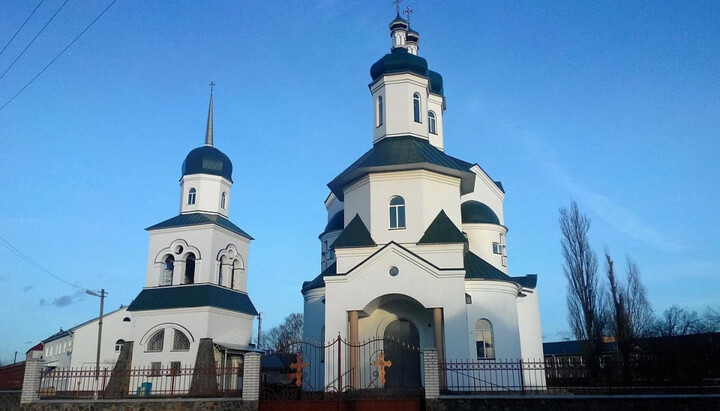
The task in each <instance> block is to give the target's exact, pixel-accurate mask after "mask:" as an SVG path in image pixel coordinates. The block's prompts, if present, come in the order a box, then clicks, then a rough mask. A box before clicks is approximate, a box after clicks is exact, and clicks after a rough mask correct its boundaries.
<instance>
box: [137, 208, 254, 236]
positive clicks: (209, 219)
mask: <svg viewBox="0 0 720 411" xmlns="http://www.w3.org/2000/svg"><path fill="white" fill-rule="evenodd" d="M204 224H215V225H217V226H219V227H222V228H224V229H226V230H230V231H232V232H233V233H235V234H239V235H241V236H243V237H245V238H247V239H248V240H254V238H252V237H251V236H250V234H248V233H246V232H245V231H243V230H242V228H240V227H238V226H236V225H235V224H233V223H232V221H230V220H228V219H227V218H225V217H223V216H221V215H219V214H207V213H189V214H180V215H178V216H175V217H173V218H171V219H169V220H165V221H163V222H161V223H157V224H155V225H153V226H150V227H148V228H146V230H147V231H153V230H160V229H162V228H171V227H188V226H194V225H204Z"/></svg>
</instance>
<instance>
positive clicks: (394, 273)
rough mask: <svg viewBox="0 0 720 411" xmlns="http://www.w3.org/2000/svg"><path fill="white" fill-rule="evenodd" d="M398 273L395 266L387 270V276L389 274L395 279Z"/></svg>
mask: <svg viewBox="0 0 720 411" xmlns="http://www.w3.org/2000/svg"><path fill="white" fill-rule="evenodd" d="M399 272H400V270H398V268H397V267H395V266H392V267H390V270H388V274H390V277H395V276H396V275H398V273H399Z"/></svg>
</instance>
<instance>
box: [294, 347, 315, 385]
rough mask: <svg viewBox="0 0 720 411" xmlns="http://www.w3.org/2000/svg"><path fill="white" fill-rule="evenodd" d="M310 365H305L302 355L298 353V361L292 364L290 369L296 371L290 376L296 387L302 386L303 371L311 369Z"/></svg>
mask: <svg viewBox="0 0 720 411" xmlns="http://www.w3.org/2000/svg"><path fill="white" fill-rule="evenodd" d="M309 366H310V364H309V363H304V362H303V359H302V353H298V355H297V361H296V362H294V363H292V364H290V369H291V370H295V372H294V373H292V374H290V375H291V376H292V377H293V379H294V380H295V385H297V386H298V387H300V386H302V376H303V369H305V368H307V367H309Z"/></svg>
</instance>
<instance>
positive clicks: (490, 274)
mask: <svg viewBox="0 0 720 411" xmlns="http://www.w3.org/2000/svg"><path fill="white" fill-rule="evenodd" d="M465 279H466V280H491V281H507V282H511V283H514V282H517V281H515V280H513V278H512V277H510V276H509V275H507V274H505V273H503V272H502V271H500V270H498V269H497V268H495V267H493V265H492V264H490V263H488V262H487V261H485V260H483V259H482V258H480V257H478V256H477V255H475V254H473V253H472V252H467V253H465Z"/></svg>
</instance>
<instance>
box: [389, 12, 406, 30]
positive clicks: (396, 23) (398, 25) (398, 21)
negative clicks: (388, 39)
mask: <svg viewBox="0 0 720 411" xmlns="http://www.w3.org/2000/svg"><path fill="white" fill-rule="evenodd" d="M407 28H408V22H407V21H406V20H405V19H404V18H402V17H400V12H398V13H397V16H395V18H394V19H393V21H391V22H390V30H391V31H392V30H397V29H401V30H407Z"/></svg>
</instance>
